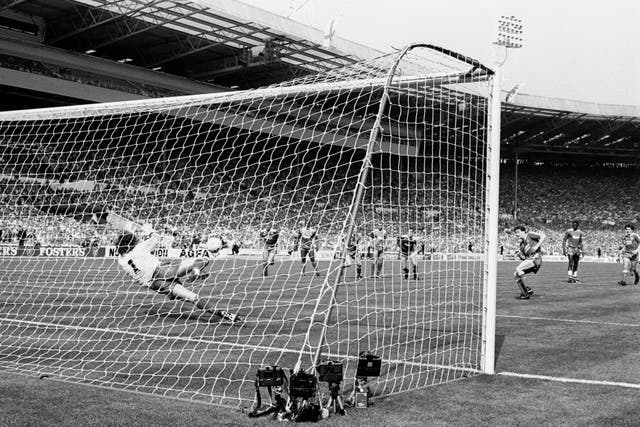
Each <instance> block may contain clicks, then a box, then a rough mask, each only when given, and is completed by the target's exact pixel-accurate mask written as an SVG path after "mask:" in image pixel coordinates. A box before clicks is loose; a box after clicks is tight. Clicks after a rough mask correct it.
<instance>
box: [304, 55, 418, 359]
mask: <svg viewBox="0 0 640 427" xmlns="http://www.w3.org/2000/svg"><path fill="white" fill-rule="evenodd" d="M416 46H419V45H411V46H407V47H406V48H405V49H404V50H403V51H402V52H400V54H399V55H398V56H397V59H396V60H395V62H394V64H393V66H392V67H391V69H390V70H389V74H388V75H387V81H386V83H385V85H384V89H383V93H382V97H381V99H380V106H379V108H378V114H377V116H376V121H375V123H374V125H373V129H372V130H371V134H370V135H369V141H368V144H367V152H366V154H365V158H364V161H363V162H362V169H361V170H360V175H359V176H358V182H357V184H356V185H357V190H356V193H355V195H354V197H353V200H352V202H351V207H350V208H349V214H348V217H347V221H348V225H347V232H346V234H345V237H344V240H343V242H342V244H341V245H340V249H341V250H340V253H341V254H340V268H339V270H338V274H337V275H336V278H335V280H334V283H333V289H332V291H331V297H330V300H329V306H328V307H327V311H326V313H325V316H324V320H323V322H322V329H321V331H320V337H319V338H318V347H317V349H316V352H315V354H314V358H313V364H314V369H315V367H316V366H318V363H320V357H322V347H323V345H324V341H325V336H326V333H327V326H328V323H329V319H330V318H331V314H332V313H333V309H334V307H335V305H336V295H337V293H338V288H339V286H340V281H341V280H342V276H343V273H344V268H345V266H344V262H345V252H346V251H345V249H346V246H347V245H348V244H349V241H350V239H351V236H352V235H353V230H354V228H355V223H356V216H357V213H358V208H359V207H360V203H361V202H362V198H363V196H364V191H365V188H366V182H367V179H368V176H369V170H370V169H371V157H372V156H373V153H374V147H375V145H376V143H377V141H378V135H379V134H380V129H381V126H382V117H383V115H384V111H385V108H386V107H387V103H388V101H389V86H391V81H392V80H393V76H394V75H395V72H396V68H397V67H398V64H399V63H400V61H401V60H402V58H403V57H404V56H405V54H406V53H407V52H408V51H410V50H411V49H413V48H414V47H416ZM320 299H321V298H318V302H320ZM318 308H319V305H318V304H316V309H315V310H314V315H313V317H312V321H311V323H310V325H309V331H308V332H307V341H308V340H309V337H310V333H311V328H312V326H313V318H314V317H315V314H316V313H317V311H318ZM301 354H302V353H301ZM300 362H301V360H300V359H298V363H297V364H296V369H299V368H300Z"/></svg>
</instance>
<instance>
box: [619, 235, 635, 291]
mask: <svg viewBox="0 0 640 427" xmlns="http://www.w3.org/2000/svg"><path fill="white" fill-rule="evenodd" d="M639 251H640V236H638V234H637V233H636V232H635V227H634V226H633V225H631V224H627V225H625V226H624V237H623V239H622V246H621V247H620V258H621V259H622V280H620V281H619V282H618V285H620V286H626V285H627V277H628V276H629V273H633V277H634V279H633V284H634V285H637V284H638V282H640V275H639V274H638V252H639Z"/></svg>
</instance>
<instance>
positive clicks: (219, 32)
mask: <svg viewBox="0 0 640 427" xmlns="http://www.w3.org/2000/svg"><path fill="white" fill-rule="evenodd" d="M7 10H9V11H11V12H13V13H14V14H15V15H13V16H11V15H6V14H5V16H3V21H0V26H13V27H17V28H19V29H20V30H21V31H22V32H23V33H25V34H29V33H31V34H32V36H33V37H34V38H36V39H39V41H40V42H41V43H44V44H46V45H47V46H50V47H55V48H62V49H67V50H72V51H75V52H78V53H85V54H90V55H92V56H97V57H101V58H106V59H111V60H114V61H120V62H124V63H127V64H128V65H134V66H137V67H143V68H147V69H150V70H155V71H162V72H164V73H169V74H174V75H178V76H182V77H187V78H189V79H191V80H198V81H202V82H207V83H214V84H217V85H221V86H226V87H238V88H247V87H256V86H262V85H266V84H269V83H274V82H278V81H282V80H288V79H290V78H292V77H296V76H300V75H303V74H307V73H311V72H316V71H320V72H322V71H326V70H329V69H331V68H335V67H339V66H341V65H345V64H349V63H353V62H356V61H358V60H359V59H361V58H370V57H373V56H377V55H380V54H381V52H378V51H376V50H374V49H370V48H367V47H366V46H362V45H359V44H357V43H353V42H349V41H348V40H344V39H341V38H339V37H336V38H335V39H332V46H323V44H322V43H323V34H322V32H321V31H319V30H317V29H315V28H312V27H309V26H306V25H303V24H300V23H297V22H295V21H292V20H290V19H287V18H284V17H282V16H279V15H276V14H273V13H270V12H267V11H264V10H262V9H258V8H255V7H253V6H249V5H245V4H243V3H240V2H237V1H232V0H194V1H185V0H0V12H2V11H7ZM20 17H29V19H30V20H31V21H29V20H26V21H24V20H21V19H20ZM30 22H31V23H30Z"/></svg>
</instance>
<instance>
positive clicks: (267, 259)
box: [260, 227, 280, 276]
mask: <svg viewBox="0 0 640 427" xmlns="http://www.w3.org/2000/svg"><path fill="white" fill-rule="evenodd" d="M279 237H280V229H279V228H277V227H271V228H270V229H263V230H262V231H261V232H260V240H262V243H263V245H264V246H263V248H264V249H263V251H262V275H263V276H268V275H269V266H270V265H273V263H274V262H275V257H276V251H277V250H278V238H279Z"/></svg>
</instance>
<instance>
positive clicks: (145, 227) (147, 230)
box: [140, 224, 156, 235]
mask: <svg viewBox="0 0 640 427" xmlns="http://www.w3.org/2000/svg"><path fill="white" fill-rule="evenodd" d="M140 232H141V233H142V234H144V235H149V234H153V233H155V232H156V230H154V229H153V227H152V226H151V224H142V226H141V227H140Z"/></svg>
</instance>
